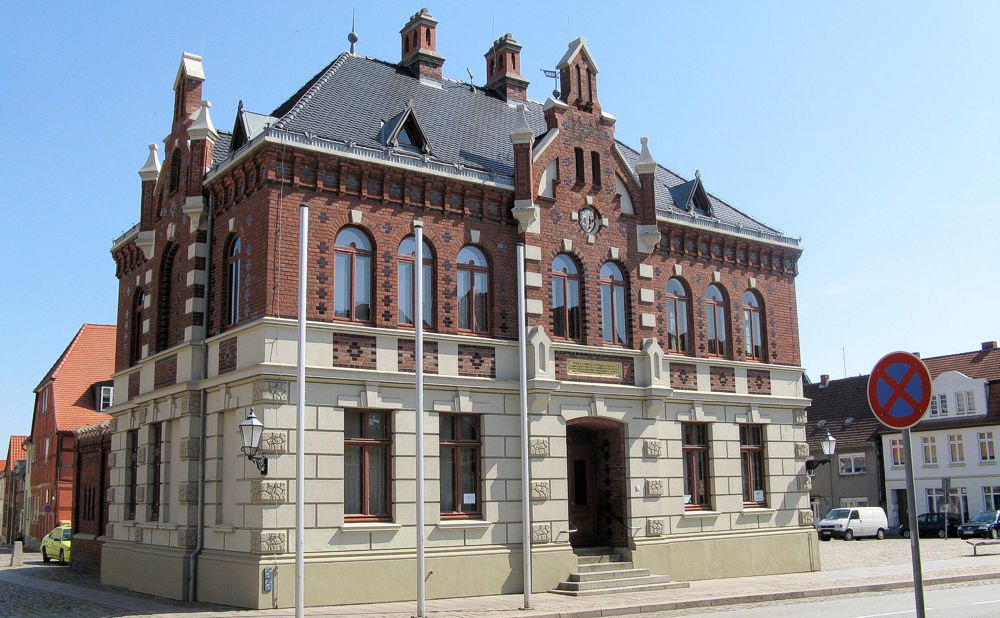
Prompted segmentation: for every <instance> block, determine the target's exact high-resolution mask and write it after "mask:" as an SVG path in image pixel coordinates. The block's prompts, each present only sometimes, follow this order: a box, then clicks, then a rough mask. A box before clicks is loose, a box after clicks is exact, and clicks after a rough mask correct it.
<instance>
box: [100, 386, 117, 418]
mask: <svg viewBox="0 0 1000 618" xmlns="http://www.w3.org/2000/svg"><path fill="white" fill-rule="evenodd" d="M114 403H115V387H114V386H111V385H107V384H105V385H102V386H98V387H97V411H98V412H104V410H106V409H108V408H110V407H111V406H113V405H114Z"/></svg>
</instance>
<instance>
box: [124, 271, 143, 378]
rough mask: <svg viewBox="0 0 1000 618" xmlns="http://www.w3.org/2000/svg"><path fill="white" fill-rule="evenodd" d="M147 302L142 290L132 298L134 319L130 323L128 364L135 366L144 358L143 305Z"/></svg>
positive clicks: (137, 291) (136, 292)
mask: <svg viewBox="0 0 1000 618" xmlns="http://www.w3.org/2000/svg"><path fill="white" fill-rule="evenodd" d="M144 300H145V295H144V294H143V291H142V288H139V289H138V290H136V291H135V296H133V297H132V319H131V321H130V331H131V332H129V343H128V364H129V365H134V364H136V363H138V362H139V359H140V358H142V305H143V302H144Z"/></svg>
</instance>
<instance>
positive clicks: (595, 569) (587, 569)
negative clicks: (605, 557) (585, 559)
mask: <svg viewBox="0 0 1000 618" xmlns="http://www.w3.org/2000/svg"><path fill="white" fill-rule="evenodd" d="M634 567H635V565H634V564H633V563H631V562H595V563H594V564H581V565H580V566H578V567H577V568H576V572H577V573H606V572H608V571H623V570H626V569H631V568H634Z"/></svg>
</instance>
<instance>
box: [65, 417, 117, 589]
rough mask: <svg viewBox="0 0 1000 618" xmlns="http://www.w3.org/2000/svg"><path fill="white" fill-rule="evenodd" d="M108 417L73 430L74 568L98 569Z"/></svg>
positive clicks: (108, 483)
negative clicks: (74, 451) (74, 454)
mask: <svg viewBox="0 0 1000 618" xmlns="http://www.w3.org/2000/svg"><path fill="white" fill-rule="evenodd" d="M110 455H111V421H110V420H106V421H103V422H100V423H98V424H96V425H87V426H85V427H81V428H79V429H77V430H76V470H75V473H76V477H75V479H74V482H75V491H74V492H73V561H72V567H73V569H74V570H80V571H100V570H101V546H102V545H103V544H104V535H105V532H106V531H107V524H108V508H109V506H108V488H109V487H110V486H111V466H110V465H109V461H108V460H109V457H110Z"/></svg>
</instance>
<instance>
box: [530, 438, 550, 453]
mask: <svg viewBox="0 0 1000 618" xmlns="http://www.w3.org/2000/svg"><path fill="white" fill-rule="evenodd" d="M528 448H529V453H530V455H531V456H532V457H548V456H549V439H548V438H532V439H531V441H530V442H529V443H528Z"/></svg>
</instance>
